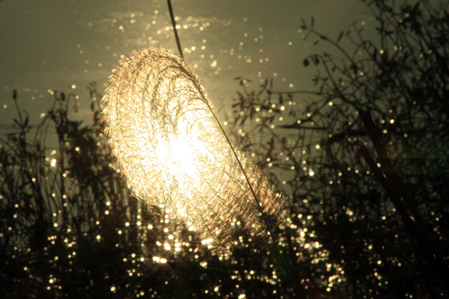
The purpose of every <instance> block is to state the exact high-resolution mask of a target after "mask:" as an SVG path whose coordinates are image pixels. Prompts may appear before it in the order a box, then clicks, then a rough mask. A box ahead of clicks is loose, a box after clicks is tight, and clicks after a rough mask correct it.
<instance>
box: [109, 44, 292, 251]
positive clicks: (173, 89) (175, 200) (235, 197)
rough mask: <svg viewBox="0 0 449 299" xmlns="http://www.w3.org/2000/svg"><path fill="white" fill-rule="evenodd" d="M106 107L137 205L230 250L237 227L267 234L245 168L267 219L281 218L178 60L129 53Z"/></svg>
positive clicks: (151, 52)
mask: <svg viewBox="0 0 449 299" xmlns="http://www.w3.org/2000/svg"><path fill="white" fill-rule="evenodd" d="M103 101H104V102H105V103H106V106H105V109H104V111H103V119H104V121H106V130H105V131H106V134H107V135H108V137H109V143H110V145H111V146H112V149H113V154H114V155H115V156H116V157H117V160H118V163H119V167H120V170H121V171H122V172H123V173H124V174H125V175H126V177H127V180H128V184H129V185H130V186H131V188H132V190H133V192H134V194H135V196H136V197H137V198H139V199H141V200H143V201H145V202H147V203H148V204H150V205H156V206H164V207H165V209H166V211H167V212H171V213H172V215H173V217H175V218H178V219H180V220H182V221H184V222H185V223H186V225H187V226H188V227H189V228H190V229H194V230H196V231H198V232H199V233H201V236H202V238H203V240H205V239H207V240H214V241H215V242H214V244H215V245H220V246H226V245H227V244H228V243H229V242H230V241H232V240H233V239H234V238H233V231H234V228H235V227H236V225H235V224H236V222H237V221H241V222H242V223H243V224H244V225H246V227H248V228H249V229H250V230H252V231H253V232H254V233H255V234H261V233H263V232H264V229H263V226H262V224H261V219H260V215H261V213H260V210H259V208H258V205H257V202H256V200H255V198H254V195H253V193H252V192H251V188H250V186H249V184H248V181H247V180H246V178H245V175H244V172H243V171H242V168H243V169H244V170H245V173H246V175H247V177H248V179H249V183H250V184H251V186H252V188H253V190H254V191H255V195H256V197H257V198H258V200H259V202H260V205H261V207H262V210H263V211H264V213H266V214H271V215H273V216H275V217H277V216H278V214H279V212H280V209H281V206H282V204H283V202H284V201H285V197H284V196H282V195H280V194H279V193H276V191H275V189H274V187H273V186H272V185H271V184H270V183H269V182H268V181H267V179H266V178H265V176H264V175H263V174H262V173H261V172H260V171H259V170H258V169H257V167H256V165H254V164H253V163H251V162H250V161H249V160H248V159H247V158H246V157H245V155H244V154H243V153H241V152H239V151H237V150H235V149H234V150H235V154H234V152H233V149H232V147H231V145H230V144H229V142H228V141H227V138H226V136H225V135H224V132H223V131H222V128H221V126H220V125H219V123H218V121H217V120H216V118H215V115H214V114H213V110H212V104H211V103H210V101H209V100H208V99H207V96H206V91H205V90H204V88H203V87H202V86H201V84H200V82H199V79H198V78H197V76H196V75H195V74H194V73H193V71H192V70H191V69H190V68H189V67H188V66H187V64H186V63H185V62H184V61H183V60H182V59H181V58H180V57H179V56H178V55H176V54H175V53H172V52H169V51H167V50H165V49H162V48H150V49H148V50H145V51H141V52H137V51H136V52H134V53H132V55H131V56H129V57H127V58H125V59H123V60H122V61H121V62H120V66H119V67H117V68H116V69H115V70H114V71H113V74H112V75H111V77H110V83H109V86H108V88H107V93H106V95H105V96H104V98H103ZM236 156H237V157H238V159H239V160H240V163H241V166H242V167H240V165H239V161H238V160H237V158H236Z"/></svg>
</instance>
